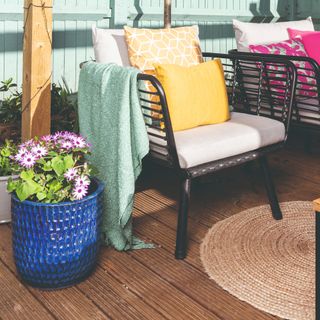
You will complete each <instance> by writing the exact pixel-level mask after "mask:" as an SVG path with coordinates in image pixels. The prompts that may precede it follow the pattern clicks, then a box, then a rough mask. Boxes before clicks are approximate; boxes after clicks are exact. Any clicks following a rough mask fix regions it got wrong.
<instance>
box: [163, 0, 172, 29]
mask: <svg viewBox="0 0 320 320" xmlns="http://www.w3.org/2000/svg"><path fill="white" fill-rule="evenodd" d="M164 27H165V28H170V27H171V0H164Z"/></svg>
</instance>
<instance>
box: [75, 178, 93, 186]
mask: <svg viewBox="0 0 320 320" xmlns="http://www.w3.org/2000/svg"><path fill="white" fill-rule="evenodd" d="M75 185H76V187H79V186H84V187H88V186H89V185H90V179H89V178H88V176H85V175H82V176H80V177H77V178H76V179H75Z"/></svg>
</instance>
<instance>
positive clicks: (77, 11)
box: [0, 0, 111, 98]
mask: <svg viewBox="0 0 320 320" xmlns="http://www.w3.org/2000/svg"><path fill="white" fill-rule="evenodd" d="M23 2H24V1H23V0H0V79H1V80H2V79H7V78H9V77H13V78H14V79H15V81H17V83H18V85H19V86H21V83H22V79H21V78H22V34H23V20H22V19H23ZM110 14H111V10H110V1H108V0H90V1H88V0H54V6H53V19H54V22H53V47H54V50H53V81H54V82H61V78H62V76H64V77H65V79H66V80H67V83H68V85H70V87H71V88H72V89H73V90H76V88H77V81H78V80H77V79H78V75H79V64H80V62H82V61H84V60H87V59H90V58H93V49H92V39H91V26H92V25H93V24H98V25H99V26H104V27H108V25H109V19H108V18H107V17H110ZM104 18H107V19H104ZM0 98H1V95H0Z"/></svg>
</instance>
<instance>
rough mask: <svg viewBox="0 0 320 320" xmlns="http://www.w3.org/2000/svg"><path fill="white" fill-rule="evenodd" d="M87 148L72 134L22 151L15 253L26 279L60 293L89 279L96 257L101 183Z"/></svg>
mask: <svg viewBox="0 0 320 320" xmlns="http://www.w3.org/2000/svg"><path fill="white" fill-rule="evenodd" d="M87 154H89V146H88V144H87V142H86V141H85V139H84V138H82V137H81V136H79V135H76V134H75V133H71V132H58V133H56V134H54V135H47V136H44V137H41V138H39V139H37V138H35V139H32V140H29V141H27V142H25V143H23V144H21V145H20V146H19V147H18V150H17V152H16V154H15V156H14V161H15V163H16V164H18V166H19V168H20V170H21V171H20V176H19V179H17V180H15V181H14V180H9V182H8V191H9V192H11V193H12V232H13V252H14V258H15V263H16V267H17V270H18V273H19V275H20V276H21V278H22V280H24V281H25V282H27V283H29V284H31V285H33V286H36V287H41V288H46V289H48V288H50V289H52V288H61V287H66V286H70V285H73V284H75V283H77V282H79V281H81V280H83V279H84V278H86V277H87V276H88V275H89V274H90V273H91V271H92V270H93V268H94V266H95V264H96V261H97V256H98V248H99V240H100V221H101V213H102V191H103V188H104V187H103V184H102V183H100V182H99V181H98V180H96V179H93V178H91V177H90V176H91V169H90V166H89V165H88V163H87V162H86V161H85V158H84V157H85V155H87Z"/></svg>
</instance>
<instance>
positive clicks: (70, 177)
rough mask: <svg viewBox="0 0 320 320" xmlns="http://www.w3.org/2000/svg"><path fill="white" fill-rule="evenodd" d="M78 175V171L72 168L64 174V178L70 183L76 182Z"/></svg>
mask: <svg viewBox="0 0 320 320" xmlns="http://www.w3.org/2000/svg"><path fill="white" fill-rule="evenodd" d="M77 175H78V171H77V169H75V168H70V169H68V170H67V172H66V173H65V174H64V177H65V178H66V179H67V180H68V181H72V180H74V179H75V178H76V177H77Z"/></svg>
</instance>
